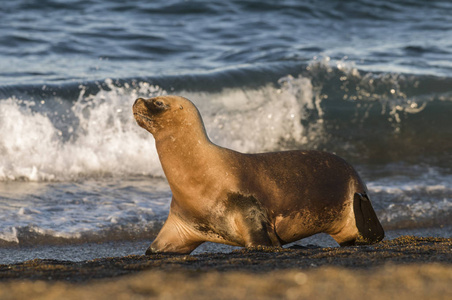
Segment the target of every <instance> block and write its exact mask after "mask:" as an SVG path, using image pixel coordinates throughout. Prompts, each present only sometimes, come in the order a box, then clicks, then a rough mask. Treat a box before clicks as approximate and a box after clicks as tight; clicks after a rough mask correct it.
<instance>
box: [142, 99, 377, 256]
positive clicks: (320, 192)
mask: <svg viewBox="0 0 452 300" xmlns="http://www.w3.org/2000/svg"><path fill="white" fill-rule="evenodd" d="M133 113H134V116H135V119H136V120H137V123H138V124H139V125H140V126H141V127H143V128H145V129H146V130H148V131H149V132H150V133H152V134H153V136H154V138H155V142H156V147H157V152H158V154H159V158H160V161H161V163H162V167H163V170H164V172H165V175H166V177H167V179H168V183H169V185H170V188H171V191H172V193H173V198H172V202H171V209H170V213H169V216H168V219H167V221H166V222H165V224H164V226H163V228H162V229H161V231H160V233H159V235H158V236H157V238H156V239H155V241H154V242H153V243H152V245H151V246H150V247H149V249H148V251H147V252H146V253H156V252H165V253H190V252H191V251H193V250H194V249H195V248H196V247H197V246H198V245H200V244H201V243H203V242H205V241H211V242H219V243H225V244H230V245H237V246H257V245H264V246H280V245H283V244H286V243H290V242H293V241H296V240H299V239H301V238H304V237H307V236H310V235H313V234H316V233H320V232H325V233H328V234H330V235H331V236H332V237H333V238H334V239H335V240H336V241H337V242H338V243H339V244H341V245H351V244H354V243H355V241H356V240H357V239H358V238H359V237H360V236H364V234H363V233H362V232H361V230H362V228H367V229H365V230H368V226H367V225H363V224H364V223H366V222H367V221H363V220H367V219H369V218H370V219H371V223H372V224H374V225H372V226H373V227H372V228H377V227H378V226H376V225H375V224H378V225H379V224H380V223H379V221H378V219H377V217H376V215H375V213H374V212H373V209H372V206H371V204H370V201H368V202H366V204H365V209H364V210H365V211H366V215H365V216H362V210H360V211H359V212H357V211H355V210H356V207H358V206H357V205H356V202H354V201H355V200H354V199H355V198H356V197H355V194H359V195H366V192H367V191H366V187H365V185H364V184H363V182H362V181H361V179H360V178H359V176H358V174H357V173H356V171H355V170H354V169H353V168H352V167H351V166H350V165H349V164H348V163H346V162H345V161H344V160H342V159H341V158H339V157H337V156H335V155H333V154H329V153H326V152H319V151H285V152H274V153H261V154H243V153H239V152H236V151H233V150H229V149H226V148H222V147H219V146H217V145H215V144H213V143H212V142H211V141H210V140H209V139H208V137H207V134H206V131H205V128H204V125H203V122H202V119H201V116H200V114H199V112H198V110H197V108H196V107H195V106H194V105H193V103H192V102H190V101H189V100H188V99H185V98H182V97H178V96H161V97H157V98H152V99H142V98H140V99H137V100H136V102H135V104H134V105H133ZM362 197H364V196H362ZM366 199H367V200H368V198H367V196H366ZM369 210H370V211H372V212H373V214H371V213H367V212H369ZM357 213H358V214H359V216H358V217H357V218H355V214H357ZM357 222H358V223H359V224H358V223H357ZM363 222H364V223H363ZM367 223H369V222H367ZM367 223H366V224H367ZM365 226H367V227H365ZM380 228H381V225H380ZM383 235H384V233H383V231H382V229H381V232H380V233H379V234H377V236H375V237H374V238H372V239H369V240H368V242H377V241H380V240H381V239H382V238H383Z"/></svg>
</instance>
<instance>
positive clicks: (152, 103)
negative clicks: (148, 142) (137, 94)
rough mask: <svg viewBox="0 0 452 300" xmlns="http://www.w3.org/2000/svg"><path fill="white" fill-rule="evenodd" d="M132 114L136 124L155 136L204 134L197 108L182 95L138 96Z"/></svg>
mask: <svg viewBox="0 0 452 300" xmlns="http://www.w3.org/2000/svg"><path fill="white" fill-rule="evenodd" d="M133 115H134V117H135V120H136V121H137V123H138V125H140V126H141V127H143V128H144V129H146V130H147V131H149V132H150V133H152V135H154V137H155V138H157V137H158V136H162V135H165V136H166V135H168V134H169V135H171V136H176V135H177V134H182V133H184V134H190V135H193V134H205V129H204V125H203V122H202V119H201V116H200V114H199V112H198V109H197V108H196V106H195V105H194V104H193V103H192V102H191V101H190V100H188V99H186V98H183V97H179V96H159V97H155V98H149V99H144V98H138V99H137V100H136V101H135V103H134V104H133Z"/></svg>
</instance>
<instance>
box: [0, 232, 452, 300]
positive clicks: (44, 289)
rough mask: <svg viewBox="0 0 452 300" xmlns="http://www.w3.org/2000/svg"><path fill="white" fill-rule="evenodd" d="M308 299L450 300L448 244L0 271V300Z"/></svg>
mask: <svg viewBox="0 0 452 300" xmlns="http://www.w3.org/2000/svg"><path fill="white" fill-rule="evenodd" d="M307 297H310V298H312V299H329V298H331V299H332V298H334V299H363V298H364V299H366V300H368V299H390V298H394V299H410V300H412V299H452V238H431V237H430V238H429V237H427V238H421V237H412V236H404V237H399V238H397V239H394V240H389V241H383V242H382V243H379V244H377V245H372V246H356V247H346V248H320V247H315V246H312V247H302V248H298V249H265V248H261V249H241V250H236V251H233V252H232V253H204V254H198V255H184V256H172V255H153V256H138V255H134V256H127V257H119V258H103V259H96V260H90V261H82V262H69V261H57V260H39V259H36V260H31V261H26V262H23V263H18V264H9V265H0V299H25V298H27V299H31V298H33V299H146V298H163V299H277V298H283V299H302V298H307Z"/></svg>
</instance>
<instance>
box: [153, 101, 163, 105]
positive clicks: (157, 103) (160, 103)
mask: <svg viewBox="0 0 452 300" xmlns="http://www.w3.org/2000/svg"><path fill="white" fill-rule="evenodd" d="M155 105H156V106H163V102H162V101H155Z"/></svg>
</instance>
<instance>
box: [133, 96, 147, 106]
mask: <svg viewBox="0 0 452 300" xmlns="http://www.w3.org/2000/svg"><path fill="white" fill-rule="evenodd" d="M141 101H143V102H144V101H145V99H143V98H138V99H137V100H135V103H134V104H133V106H135V105H137V103H138V102H141Z"/></svg>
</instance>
